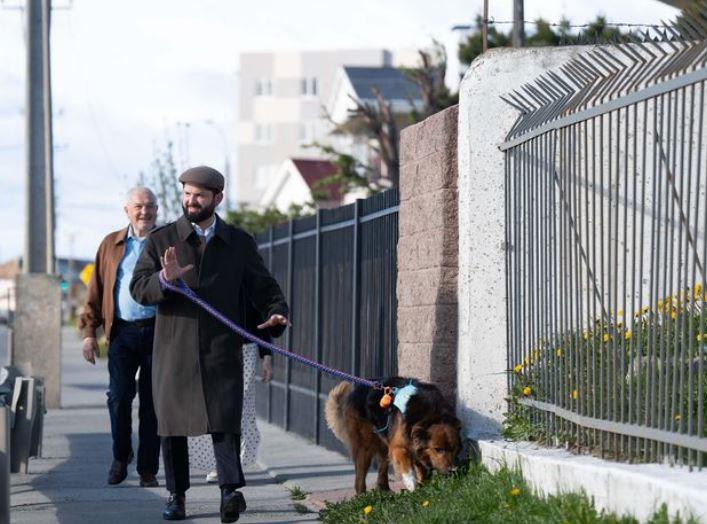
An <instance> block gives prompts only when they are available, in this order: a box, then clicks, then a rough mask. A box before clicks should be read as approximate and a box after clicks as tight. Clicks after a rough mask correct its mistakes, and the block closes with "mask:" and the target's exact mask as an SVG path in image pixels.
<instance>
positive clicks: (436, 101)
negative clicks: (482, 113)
mask: <svg viewBox="0 0 707 524" xmlns="http://www.w3.org/2000/svg"><path fill="white" fill-rule="evenodd" d="M418 54H419V55H420V65H419V66H418V67H411V68H401V71H402V72H403V73H405V75H406V76H407V77H408V78H409V79H410V80H412V81H413V82H415V84H417V87H418V88H419V90H420V97H421V99H422V111H421V112H418V111H417V110H416V109H415V108H414V106H413V108H412V111H411V119H412V122H420V121H422V120H424V119H425V118H427V117H428V116H430V115H433V114H435V113H437V112H439V111H441V110H443V109H446V108H448V107H450V106H453V105H454V104H456V103H457V102H458V101H459V94H458V93H456V94H452V93H451V92H450V91H449V89H448V88H447V86H446V84H445V83H444V77H445V76H446V73H447V52H446V50H445V49H444V46H443V45H442V44H441V43H440V42H438V41H437V40H433V41H432V47H431V48H430V49H419V50H418ZM411 105H412V104H411Z"/></svg>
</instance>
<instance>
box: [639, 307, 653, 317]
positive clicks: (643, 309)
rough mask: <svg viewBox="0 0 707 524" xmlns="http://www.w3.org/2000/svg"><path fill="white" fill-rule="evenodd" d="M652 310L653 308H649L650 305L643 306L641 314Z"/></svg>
mask: <svg viewBox="0 0 707 524" xmlns="http://www.w3.org/2000/svg"><path fill="white" fill-rule="evenodd" d="M650 310H651V308H649V307H648V306H643V307H642V308H641V315H644V314H646V313H648V312H649V311H650Z"/></svg>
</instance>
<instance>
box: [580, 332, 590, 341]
mask: <svg viewBox="0 0 707 524" xmlns="http://www.w3.org/2000/svg"><path fill="white" fill-rule="evenodd" d="M582 338H583V339H584V340H587V339H588V338H589V333H587V332H586V331H585V332H584V333H582Z"/></svg>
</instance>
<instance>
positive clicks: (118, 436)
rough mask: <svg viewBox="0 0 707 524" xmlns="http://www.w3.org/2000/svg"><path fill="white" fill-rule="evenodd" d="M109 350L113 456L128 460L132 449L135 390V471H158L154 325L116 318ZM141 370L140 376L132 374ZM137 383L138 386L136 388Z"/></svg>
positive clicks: (116, 458) (122, 460) (158, 449)
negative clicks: (154, 396)
mask: <svg viewBox="0 0 707 524" xmlns="http://www.w3.org/2000/svg"><path fill="white" fill-rule="evenodd" d="M113 326H114V327H113V330H112V331H113V333H112V335H113V337H112V340H111V342H110V346H109V349H108V373H109V374H110V385H109V386H108V411H109V412H110V427H111V433H112V435H113V458H114V459H115V460H119V461H121V462H127V460H128V458H129V456H130V453H131V452H132V410H133V399H134V398H135V393H136V390H137V391H138V392H139V394H140V407H139V410H138V417H139V423H140V427H139V430H138V436H139V441H138V451H137V471H138V473H139V474H141V475H145V474H153V475H154V474H157V470H158V469H159V455H160V438H159V436H158V435H157V417H156V416H155V408H154V405H153V403H152V339H153V336H154V327H153V326H145V327H138V326H136V325H134V324H132V323H130V322H125V321H121V320H117V319H116V322H115V324H113ZM138 369H140V379H139V380H138V381H137V384H136V380H135V374H136V373H137V370H138ZM136 386H137V387H136Z"/></svg>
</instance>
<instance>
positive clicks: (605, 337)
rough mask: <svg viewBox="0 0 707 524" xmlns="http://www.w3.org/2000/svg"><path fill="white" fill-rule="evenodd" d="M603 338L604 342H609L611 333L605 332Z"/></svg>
mask: <svg viewBox="0 0 707 524" xmlns="http://www.w3.org/2000/svg"><path fill="white" fill-rule="evenodd" d="M602 339H603V340H604V342H609V334H608V333H604V336H603V337H602Z"/></svg>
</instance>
